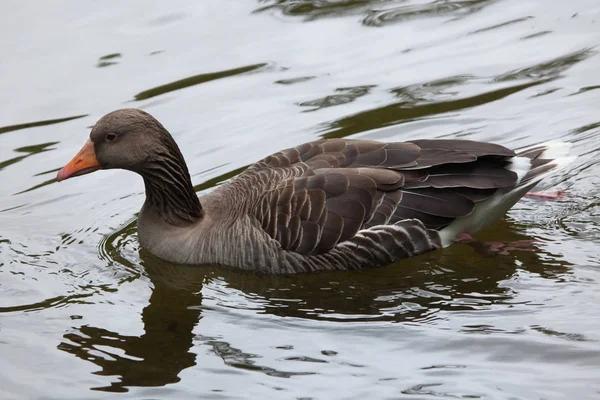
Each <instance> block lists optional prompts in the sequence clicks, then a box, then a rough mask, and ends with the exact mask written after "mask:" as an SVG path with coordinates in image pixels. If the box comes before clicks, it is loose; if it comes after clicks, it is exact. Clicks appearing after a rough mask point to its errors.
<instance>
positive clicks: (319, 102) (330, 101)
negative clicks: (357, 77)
mask: <svg viewBox="0 0 600 400" xmlns="http://www.w3.org/2000/svg"><path fill="white" fill-rule="evenodd" d="M374 87H375V86H374V85H364V86H355V87H347V88H338V89H336V90H335V92H336V94H332V95H329V96H325V97H321V98H319V99H315V100H309V101H304V102H302V103H299V104H298V105H299V106H301V107H314V108H312V109H310V110H305V111H304V112H311V111H317V110H321V109H323V108H327V107H333V106H339V105H342V104H347V103H351V102H353V101H354V100H356V99H358V98H360V97H363V96H366V95H367V94H369V92H370V91H371V89H372V88H374Z"/></svg>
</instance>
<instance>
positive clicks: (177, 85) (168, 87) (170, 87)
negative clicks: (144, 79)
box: [135, 63, 267, 100]
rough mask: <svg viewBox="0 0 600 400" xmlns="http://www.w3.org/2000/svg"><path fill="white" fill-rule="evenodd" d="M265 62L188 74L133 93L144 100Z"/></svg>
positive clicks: (248, 69) (254, 67) (136, 98)
mask: <svg viewBox="0 0 600 400" xmlns="http://www.w3.org/2000/svg"><path fill="white" fill-rule="evenodd" d="M266 65H267V64H266V63H262V64H254V65H248V66H245V67H240V68H234V69H228V70H226V71H218V72H210V73H207V74H200V75H194V76H190V77H189V78H184V79H180V80H178V81H174V82H170V83H167V84H164V85H160V86H157V87H154V88H152V89H148V90H144V91H143V92H140V93H138V94H136V95H135V100H145V99H149V98H151V97H155V96H159V95H161V94H165V93H169V92H173V91H175V90H180V89H185V88H187V87H190V86H194V85H199V84H201V83H205V82H209V81H213V80H215V79H221V78H227V77H229V76H233V75H240V74H244V73H246V72H250V71H254V70H257V69H259V68H262V67H264V66H266Z"/></svg>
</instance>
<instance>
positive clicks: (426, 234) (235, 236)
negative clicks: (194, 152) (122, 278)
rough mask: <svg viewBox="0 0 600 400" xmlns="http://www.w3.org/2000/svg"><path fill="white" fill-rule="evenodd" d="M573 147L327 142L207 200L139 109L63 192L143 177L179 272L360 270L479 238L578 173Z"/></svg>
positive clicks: (105, 128) (151, 218)
mask: <svg viewBox="0 0 600 400" xmlns="http://www.w3.org/2000/svg"><path fill="white" fill-rule="evenodd" d="M570 147H571V146H570V144H569V143H563V142H549V143H545V144H539V145H534V146H530V147H527V148H523V149H520V150H518V151H514V150H510V149H508V148H506V147H504V146H501V145H498V144H493V143H486V142H478V141H471V140H455V139H422V140H411V141H407V142H388V143H385V142H379V141H373V140H359V139H344V138H342V139H321V140H316V141H312V142H309V143H304V144H301V145H299V146H297V147H294V148H289V149H285V150H282V151H279V152H277V153H275V154H272V155H270V156H268V157H266V158H264V159H262V160H260V161H258V162H256V163H254V164H252V165H251V166H249V167H248V168H247V169H246V170H245V171H243V172H242V173H240V174H239V175H237V176H236V177H235V178H233V179H231V180H230V181H229V182H227V183H225V184H222V185H220V186H218V187H217V188H215V189H214V190H213V191H211V192H210V193H208V194H204V195H202V196H201V197H200V198H199V197H198V196H197V194H196V193H195V191H194V188H193V186H192V182H191V178H190V174H189V171H188V168H187V165H186V163H185V161H184V158H183V155H182V153H181V151H180V149H179V147H178V146H177V144H176V143H175V140H174V139H173V137H172V136H171V134H170V133H169V132H168V131H167V129H165V128H164V127H163V125H162V124H161V123H160V122H159V121H158V120H157V119H155V118H154V117H153V116H151V115H150V114H148V113H147V112H145V111H142V110H138V109H131V108H129V109H121V110H116V111H113V112H110V113H108V114H106V115H105V116H103V117H102V118H100V120H98V122H97V123H96V124H95V125H94V126H93V128H92V129H91V132H90V136H89V139H88V140H87V142H86V143H85V145H84V146H83V148H82V149H81V150H80V151H79V153H77V155H76V156H75V157H74V158H73V159H72V160H71V161H70V162H69V163H68V164H67V165H66V166H65V167H63V168H62V169H61V170H60V171H59V172H58V174H57V181H63V180H65V179H69V178H72V177H75V176H80V175H84V174H88V173H91V172H93V171H96V170H99V169H116V168H118V169H126V170H130V171H133V172H136V173H138V174H139V175H141V176H142V178H143V180H144V186H145V192H146V193H145V194H146V198H145V201H144V204H143V206H142V208H141V211H140V213H139V217H138V223H137V229H138V240H139V243H140V245H141V247H142V248H144V249H145V250H146V251H148V252H149V253H151V254H152V255H154V256H156V257H158V258H160V259H163V260H164V261H167V262H170V263H175V264H195V265H201V264H213V265H214V264H216V265H221V266H226V267H233V268H239V269H242V270H246V271H252V272H256V273H264V274H293V273H301V272H311V271H330V270H354V269H359V268H365V267H374V266H382V265H386V264H390V263H392V262H394V261H396V260H399V259H403V258H407V257H412V256H416V255H418V254H422V253H425V252H428V251H432V250H437V249H441V248H443V247H446V246H449V245H451V244H453V243H454V242H456V241H457V238H458V237H459V236H460V235H462V234H467V235H470V234H473V233H475V232H478V231H480V230H481V229H483V228H484V227H486V226H488V225H489V224H491V223H492V222H494V221H495V220H497V219H499V218H501V217H502V216H503V215H504V214H505V213H506V212H507V211H508V209H510V208H511V207H512V206H513V205H514V204H515V203H516V202H517V201H518V200H519V199H520V198H521V197H522V196H523V195H524V194H525V193H527V192H528V191H529V190H530V189H532V188H533V187H534V186H536V185H537V184H538V183H539V182H540V181H541V180H542V179H543V178H544V177H546V176H547V175H548V174H550V173H552V172H555V171H556V170H558V169H560V168H562V167H564V166H565V165H567V164H568V163H569V162H571V161H572V160H573V158H574V157H570V156H569V152H570Z"/></svg>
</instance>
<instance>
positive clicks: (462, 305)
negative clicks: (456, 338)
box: [58, 221, 569, 392]
mask: <svg viewBox="0 0 600 400" xmlns="http://www.w3.org/2000/svg"><path fill="white" fill-rule="evenodd" d="M135 229H136V227H135V222H132V223H130V224H128V225H127V226H126V227H125V228H123V229H122V230H120V231H118V232H115V233H114V234H113V235H111V236H109V237H107V238H106V240H105V241H103V242H102V244H101V248H100V253H101V254H100V256H101V259H104V260H105V261H108V263H109V265H111V264H112V265H114V266H116V265H125V266H126V268H127V269H130V268H132V269H138V270H139V268H140V267H139V266H136V265H134V264H135V262H132V261H129V260H127V258H126V257H125V256H124V255H122V254H121V252H122V251H123V247H129V246H130V245H132V244H133V243H135V242H136V238H135ZM486 236H487V237H493V238H494V240H503V241H514V240H523V239H529V238H528V237H527V236H525V235H523V234H522V233H521V232H520V230H519V227H518V226H516V225H513V224H511V223H509V222H506V221H501V222H499V223H497V224H495V225H494V226H493V227H492V228H491V230H488V231H487V234H485V233H484V235H482V238H483V239H486ZM539 255H542V257H543V259H545V260H551V261H548V262H544V261H542V258H541V257H540V256H539ZM139 256H140V258H141V265H142V268H143V270H144V273H145V274H146V275H147V276H148V278H149V279H150V281H151V283H152V286H153V289H152V294H151V296H150V299H149V304H148V305H147V306H146V307H145V308H144V310H143V312H142V322H143V324H144V334H143V335H141V336H139V337H138V336H126V335H121V334H119V333H118V332H114V331H111V330H109V329H107V328H106V327H94V326H90V325H81V326H79V327H74V329H73V330H72V331H71V332H69V333H67V334H65V335H64V339H65V340H64V341H63V342H62V343H60V344H59V345H58V348H59V349H60V350H63V351H65V352H68V353H71V354H73V355H75V356H76V357H79V358H81V359H83V360H87V361H90V362H92V363H94V364H96V365H97V366H98V367H100V370H98V371H97V372H95V373H96V374H98V375H103V376H114V377H116V380H115V381H114V382H112V383H111V385H110V386H106V387H101V388H94V389H95V390H103V391H112V392H122V391H127V390H128V389H127V387H131V386H162V385H167V384H170V383H175V382H178V381H179V379H180V378H179V374H180V372H181V371H182V370H184V369H185V368H189V367H191V366H194V365H196V363H197V360H196V355H195V354H194V353H193V352H192V351H191V348H192V346H193V344H194V341H196V343H197V342H198V341H200V342H202V343H203V344H204V345H206V346H207V347H209V348H210V349H211V351H212V352H213V354H214V355H216V356H218V357H220V358H222V360H223V363H224V365H226V366H227V367H232V368H240V369H246V370H253V371H257V372H261V373H264V374H267V375H271V376H277V377H282V378H286V377H289V376H292V375H297V374H311V373H312V372H310V371H300V372H298V371H295V372H286V371H278V370H275V369H273V368H271V367H268V366H262V365H260V364H258V363H257V361H258V360H259V359H260V357H259V355H256V354H251V353H248V352H245V351H243V350H242V349H239V348H234V347H232V346H231V345H230V344H229V343H227V342H226V341H224V340H222V339H218V338H210V337H203V336H199V335H196V334H195V333H194V328H195V327H196V324H197V323H198V322H199V321H200V319H201V318H202V312H203V311H202V309H203V308H204V307H208V308H209V309H210V310H218V308H220V307H230V308H240V309H253V310H258V311H257V312H258V313H265V314H273V315H277V316H280V317H298V318H306V319H314V320H329V321H338V322H344V321H391V322H410V323H419V324H428V323H435V320H436V319H437V318H441V317H442V316H441V315H440V311H444V312H446V313H448V312H453V311H464V310H478V309H488V308H490V307H491V306H492V305H496V306H498V305H501V304H506V306H507V307H508V306H510V304H511V303H512V302H514V295H515V293H514V292H513V291H512V289H510V288H508V287H506V285H500V283H501V282H502V281H504V280H506V279H508V278H510V277H511V276H512V275H514V274H515V272H516V265H517V264H521V267H520V268H523V269H525V270H527V271H531V272H535V273H538V274H540V275H541V276H543V277H546V278H548V279H557V280H560V279H564V277H565V275H566V274H568V273H569V269H568V265H567V264H566V263H563V262H560V261H557V260H556V259H555V258H556V257H551V256H549V255H548V254H544V253H543V252H537V253H536V252H514V253H511V254H509V255H504V256H498V257H494V258H484V257H481V256H480V255H478V254H477V253H475V252H474V251H473V250H472V249H471V248H470V247H468V246H461V245H455V246H452V247H450V248H448V249H445V250H443V251H438V252H433V253H429V254H426V255H424V256H420V257H415V258H412V259H408V260H403V261H400V262H397V263H395V264H393V265H390V266H387V267H384V268H374V269H368V270H362V271H340V272H332V273H313V274H303V275H294V276H259V275H256V274H251V273H245V272H239V271H236V270H231V269H226V268H220V267H214V266H178V265H173V264H169V263H166V262H163V261H161V260H159V259H157V258H155V257H153V256H151V255H149V254H148V253H146V252H145V251H143V250H142V251H140V252H139ZM516 260H518V261H519V262H518V263H517V262H515V261H516ZM140 272H141V271H138V272H137V273H135V275H136V278H137V277H139V273H140ZM234 290H235V291H240V292H241V294H242V295H243V296H242V298H241V300H240V296H233V297H235V298H236V300H235V303H233V301H232V300H231V297H232V296H229V294H230V293H232V291H234ZM203 302H204V303H206V304H204V305H203V304H202V303H203ZM211 312H214V311H211ZM217 312H218V311H217ZM309 361H310V360H309ZM312 361H314V360H312ZM317 361H318V360H317ZM317 361H314V362H317ZM308 364H310V363H308ZM308 367H310V366H308Z"/></svg>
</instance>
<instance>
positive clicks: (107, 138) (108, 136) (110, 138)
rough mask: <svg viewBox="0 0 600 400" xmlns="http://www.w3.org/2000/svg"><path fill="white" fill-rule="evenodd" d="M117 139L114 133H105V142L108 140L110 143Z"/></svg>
mask: <svg viewBox="0 0 600 400" xmlns="http://www.w3.org/2000/svg"><path fill="white" fill-rule="evenodd" d="M116 138H117V135H116V134H114V133H107V134H106V140H108V141H109V142H112V141H113V140H115V139H116Z"/></svg>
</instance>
